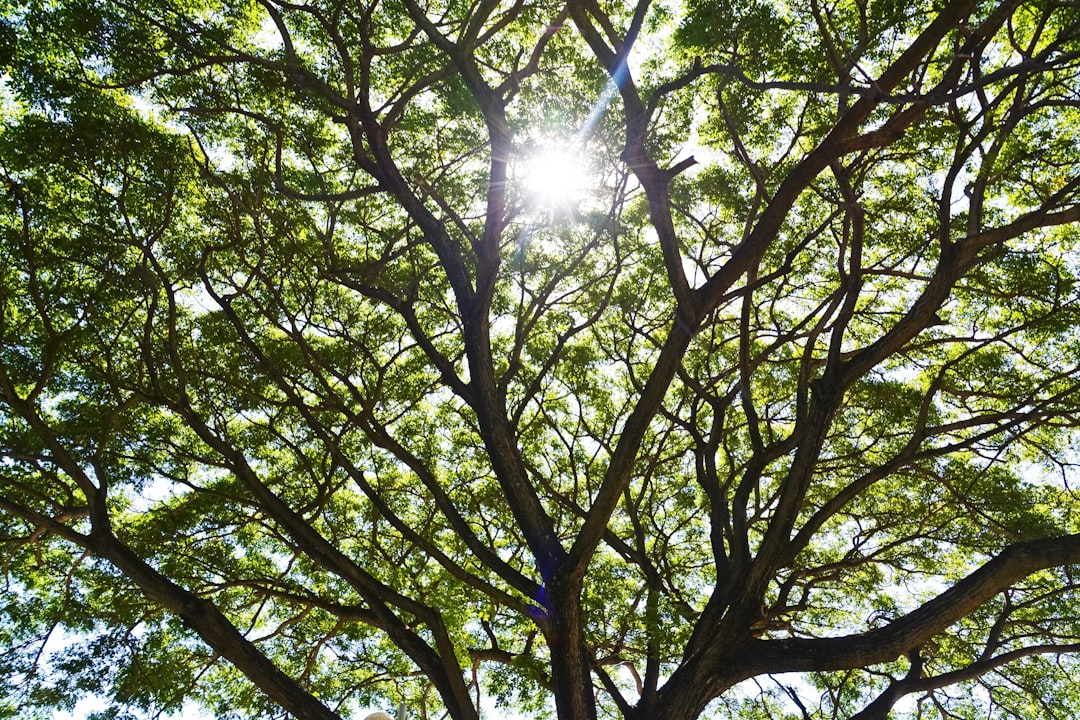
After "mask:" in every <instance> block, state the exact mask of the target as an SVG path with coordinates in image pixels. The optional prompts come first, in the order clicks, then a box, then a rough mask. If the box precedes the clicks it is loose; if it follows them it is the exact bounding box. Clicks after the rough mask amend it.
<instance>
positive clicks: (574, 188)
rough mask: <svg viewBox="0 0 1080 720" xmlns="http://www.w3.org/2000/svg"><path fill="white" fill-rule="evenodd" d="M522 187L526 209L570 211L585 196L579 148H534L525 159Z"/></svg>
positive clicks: (582, 158)
mask: <svg viewBox="0 0 1080 720" xmlns="http://www.w3.org/2000/svg"><path fill="white" fill-rule="evenodd" d="M521 177H522V184H523V189H524V191H525V196H526V199H527V201H528V203H529V205H531V206H533V207H534V208H536V209H538V210H541V211H544V212H547V213H557V212H568V211H572V210H573V209H574V208H575V206H576V205H577V204H578V202H579V201H580V200H581V199H582V197H583V196H584V194H585V187H586V180H587V173H586V169H585V163H584V157H583V153H582V152H581V148H575V147H573V146H572V145H570V144H567V145H565V146H561V147H560V146H558V145H547V146H542V147H537V148H536V149H535V150H533V151H532V152H531V153H529V154H528V155H527V156H526V157H525V163H524V168H523V171H522V176H521Z"/></svg>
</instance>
